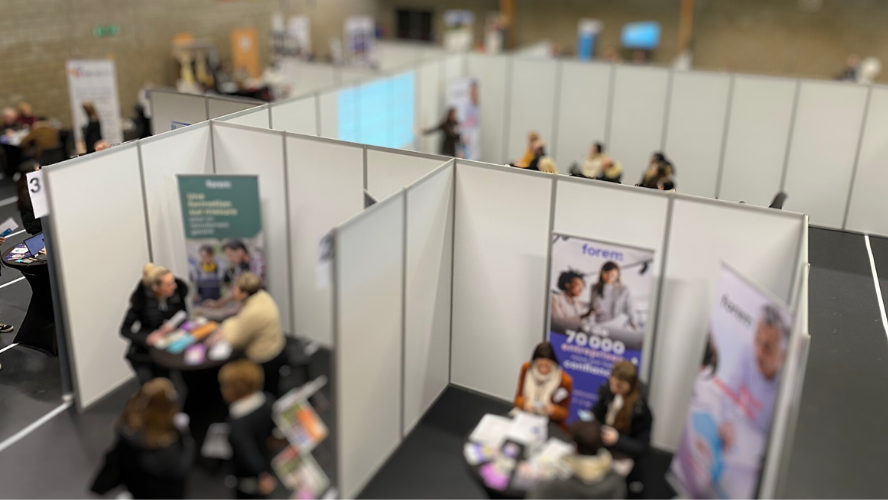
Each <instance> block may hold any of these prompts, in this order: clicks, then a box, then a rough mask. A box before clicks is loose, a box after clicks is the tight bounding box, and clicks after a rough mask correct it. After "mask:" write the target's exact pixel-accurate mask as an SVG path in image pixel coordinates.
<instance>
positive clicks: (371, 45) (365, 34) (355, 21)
mask: <svg viewBox="0 0 888 500" xmlns="http://www.w3.org/2000/svg"><path fill="white" fill-rule="evenodd" d="M345 47H346V50H347V51H348V54H349V58H350V60H351V63H352V64H354V65H357V66H374V65H375V63H376V25H375V23H374V22H373V18H372V17H370V16H352V17H348V18H346V19H345Z"/></svg>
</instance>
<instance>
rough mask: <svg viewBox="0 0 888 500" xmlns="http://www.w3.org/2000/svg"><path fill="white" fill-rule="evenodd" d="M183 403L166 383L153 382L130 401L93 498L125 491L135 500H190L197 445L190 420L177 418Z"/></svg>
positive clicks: (96, 480)
mask: <svg viewBox="0 0 888 500" xmlns="http://www.w3.org/2000/svg"><path fill="white" fill-rule="evenodd" d="M177 399H178V395H177V394H176V389H175V388H174V387H173V383H172V382H170V381H169V379H165V378H157V379H154V380H151V381H150V382H148V383H146V384H145V385H143V386H142V388H141V389H139V392H138V393H136V394H135V395H134V396H133V397H131V398H130V400H129V401H128V402H127V404H126V407H124V409H123V414H122V415H121V416H120V420H119V421H118V422H117V426H116V429H115V430H116V434H117V441H116V442H115V444H114V446H113V447H112V448H111V450H110V451H109V452H108V453H107V455H105V463H104V465H103V466H102V469H101V470H100V471H99V473H98V475H97V476H96V478H95V480H94V481H93V484H92V488H91V489H92V491H93V492H95V493H98V494H100V495H104V494H105V493H108V492H109V491H111V490H112V489H114V488H116V487H117V486H118V485H123V486H125V487H126V489H127V490H128V491H129V493H130V494H131V495H132V498H185V486H186V481H187V480H188V476H189V475H190V473H191V467H192V465H193V463H194V444H193V442H192V441H191V438H190V437H189V435H188V433H187V431H186V430H185V429H187V425H185V421H187V419H179V418H176V417H177V414H178V413H179V409H178V406H177V405H176V400H177Z"/></svg>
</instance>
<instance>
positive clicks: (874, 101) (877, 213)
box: [845, 87, 888, 236]
mask: <svg viewBox="0 0 888 500" xmlns="http://www.w3.org/2000/svg"><path fill="white" fill-rule="evenodd" d="M886 130H888V87H873V89H872V95H871V96H870V100H869V110H868V112H867V115H866V125H865V127H864V130H863V137H862V139H861V143H860V153H859V157H858V160H857V170H856V173H855V175H854V186H853V191H852V192H851V203H850V204H849V206H848V221H847V223H846V224H845V229H848V230H850V231H860V232H862V233H869V234H877V235H880V236H888V217H886V216H885V214H888V196H886V195H885V186H888V168H885V159H886V158H888V134H886V133H885V131H886Z"/></svg>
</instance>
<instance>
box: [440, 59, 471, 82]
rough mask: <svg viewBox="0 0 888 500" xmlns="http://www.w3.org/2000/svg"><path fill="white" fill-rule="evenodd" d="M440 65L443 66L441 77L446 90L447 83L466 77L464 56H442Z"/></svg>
mask: <svg viewBox="0 0 888 500" xmlns="http://www.w3.org/2000/svg"><path fill="white" fill-rule="evenodd" d="M442 64H443V65H444V67H443V73H442V75H441V76H442V77H443V78H444V88H445V89H446V88H447V83H448V82H449V81H451V80H455V79H457V78H463V77H465V76H466V55H465V54H462V53H460V54H448V55H446V56H444V60H443V62H442Z"/></svg>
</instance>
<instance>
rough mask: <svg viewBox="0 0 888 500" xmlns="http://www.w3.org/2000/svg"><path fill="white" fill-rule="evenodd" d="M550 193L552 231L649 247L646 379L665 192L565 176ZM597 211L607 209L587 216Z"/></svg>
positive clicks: (661, 255) (660, 266)
mask: <svg viewBox="0 0 888 500" xmlns="http://www.w3.org/2000/svg"><path fill="white" fill-rule="evenodd" d="M556 193H557V196H556V198H555V218H554V224H553V226H552V230H553V231H554V232H556V233H560V234H566V235H570V236H578V237H582V238H589V239H593V240H599V241H604V242H610V243H618V244H621V245H629V246H634V247H638V248H644V249H648V250H653V251H654V262H653V265H652V266H651V272H652V273H653V280H652V281H653V283H654V284H655V285H654V289H653V290H651V302H650V312H651V314H650V316H649V321H648V324H647V331H646V332H645V339H644V346H643V349H642V353H643V354H642V361H641V378H642V380H646V381H647V380H650V378H649V377H648V374H649V372H648V368H649V367H650V363H651V358H652V356H653V345H652V343H651V339H652V332H653V327H654V324H653V323H654V321H653V318H654V314H653V313H654V311H656V305H657V300H658V297H657V286H656V285H657V284H659V281H660V277H661V276H662V275H663V259H664V251H665V247H664V244H665V236H666V227H667V225H668V218H669V195H668V194H666V193H662V192H660V191H654V190H649V189H635V188H633V187H628V186H618V185H615V184H611V183H606V182H598V181H590V180H580V179H573V178H569V177H568V178H559V179H558V187H557V190H556ZM616 207H620V208H616ZM600 213H607V214H608V216H607V217H590V216H589V214H600Z"/></svg>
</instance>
